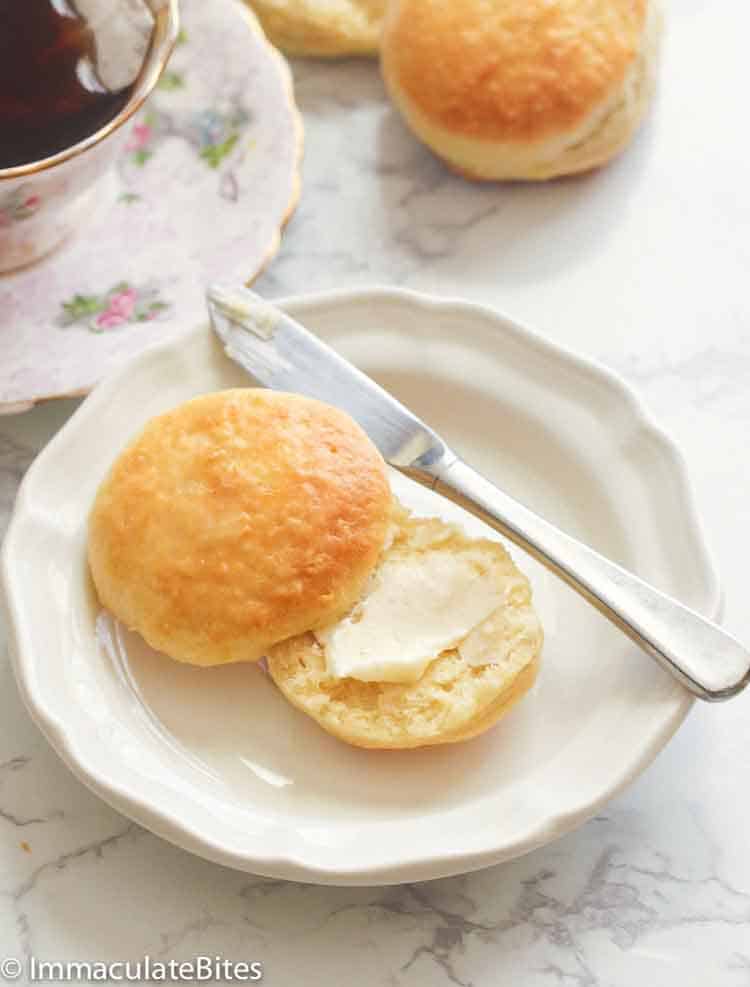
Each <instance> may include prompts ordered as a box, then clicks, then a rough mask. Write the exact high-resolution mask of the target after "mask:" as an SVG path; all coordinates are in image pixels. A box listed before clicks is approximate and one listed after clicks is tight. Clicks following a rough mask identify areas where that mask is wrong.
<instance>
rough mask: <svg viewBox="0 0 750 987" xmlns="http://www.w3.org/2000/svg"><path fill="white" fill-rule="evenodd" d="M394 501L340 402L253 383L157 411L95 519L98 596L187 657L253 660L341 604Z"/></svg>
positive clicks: (369, 558)
mask: <svg viewBox="0 0 750 987" xmlns="http://www.w3.org/2000/svg"><path fill="white" fill-rule="evenodd" d="M392 503H393V499H392V496H391V492H390V487H389V484H388V479H387V475H386V469H385V464H384V462H383V460H382V457H381V456H380V454H379V453H378V451H377V449H376V448H375V446H374V445H373V444H372V443H371V442H370V440H369V438H368V437H367V436H366V435H365V433H364V432H363V431H362V429H360V427H359V426H358V425H357V424H356V423H355V422H354V421H353V420H352V419H351V418H350V417H349V416H348V415H346V414H345V413H344V412H342V411H340V410H338V409H336V408H333V407H330V406H329V405H326V404H323V403H321V402H319V401H313V400H311V399H309V398H304V397H301V396H299V395H292V394H282V393H276V392H271V391H265V390H262V389H257V388H243V389H236V390H230V391H222V392H218V393H214V394H209V395H205V396H203V397H199V398H195V399H194V400H192V401H188V402H187V403H185V404H183V405H180V406H179V407H178V408H175V409H174V410H172V411H168V412H167V413H166V414H162V415H159V416H158V417H156V418H154V419H152V420H151V421H150V422H148V424H147V425H146V427H145V428H144V429H143V431H142V432H141V434H140V435H139V436H138V437H137V438H136V439H135V440H134V441H133V442H132V443H131V444H130V445H129V446H128V448H127V449H126V450H125V451H124V452H123V453H122V454H121V455H120V456H119V458H118V459H117V460H116V462H115V464H114V466H113V467H112V470H111V472H110V474H109V476H108V477H107V478H106V479H105V481H104V482H103V484H102V486H101V487H100V489H99V492H98V494H97V497H96V500H95V502H94V506H93V509H92V512H91V516H90V520H89V562H90V567H91V572H92V576H93V579H94V584H95V586H96V590H97V592H98V595H99V598H100V600H101V603H102V604H103V605H104V606H105V607H106V608H107V609H108V610H109V611H110V612H111V613H113V614H114V615H115V616H116V617H117V618H118V619H119V620H121V621H122V622H123V623H124V624H125V625H126V626H127V627H129V628H131V629H133V630H136V631H138V632H139V633H140V634H141V635H142V637H144V638H145V640H146V641H147V642H148V644H150V645H151V647H153V648H156V649H158V650H160V651H163V652H165V653H166V654H167V655H169V656H171V657H172V658H175V659H177V660H179V661H184V662H190V663H193V664H197V665H215V664H222V663H225V662H231V661H253V660H256V659H258V658H260V657H262V656H263V655H264V654H265V653H266V651H267V649H268V648H269V647H270V646H271V645H273V644H275V643H277V642H278V641H281V640H283V639H285V638H288V637H290V636H292V635H295V634H299V633H301V632H302V631H307V630H310V629H315V628H317V627H320V626H323V625H325V624H327V623H330V622H331V621H334V620H336V619H338V618H339V617H341V616H342V615H343V614H344V613H346V612H347V611H348V610H349V609H350V608H351V607H352V605H353V604H354V602H355V601H356V600H357V599H358V598H359V596H360V595H361V592H362V590H363V587H364V586H365V584H366V582H367V579H368V578H369V576H370V574H371V572H372V570H373V568H374V566H375V565H376V563H377V561H378V558H379V556H380V554H381V552H382V550H383V546H384V543H385V538H386V535H387V533H388V529H389V525H390V517H391V510H392Z"/></svg>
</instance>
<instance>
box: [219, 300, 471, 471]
mask: <svg viewBox="0 0 750 987" xmlns="http://www.w3.org/2000/svg"><path fill="white" fill-rule="evenodd" d="M207 302H208V310H209V314H210V316H211V323H212V326H213V329H214V332H215V333H216V335H217V336H218V337H219V339H220V340H221V341H222V343H223V344H224V349H225V351H226V353H227V356H228V357H229V358H230V359H232V360H234V362H235V363H238V364H239V365H240V366H241V367H243V368H244V369H245V370H246V371H247V372H248V373H249V374H250V375H251V376H252V377H253V378H254V379H255V380H256V381H257V382H258V384H260V385H261V386H263V387H270V388H272V389H273V390H277V391H293V392H296V393H298V394H304V395H306V396H307V397H312V398H317V399H318V400H320V401H326V402H327V403H328V404H333V405H336V407H338V408H342V409H343V410H344V411H346V412H347V413H348V414H350V415H351V417H352V418H353V419H354V420H355V421H356V422H357V423H358V424H359V425H361V426H362V428H363V429H364V430H365V432H367V434H368V435H369V437H370V439H371V440H372V441H373V442H374V444H375V445H376V446H377V447H378V449H379V451H380V454H381V455H382V457H383V459H385V461H386V462H387V463H390V464H391V465H392V466H395V467H397V468H401V469H405V470H409V471H413V472H414V473H415V474H416V473H419V472H420V471H423V470H425V469H428V468H429V467H430V466H432V465H433V464H434V463H436V462H438V461H443V462H445V461H446V460H447V459H450V458H455V456H453V455H452V454H451V453H450V450H449V449H448V447H447V445H446V444H445V442H444V441H443V440H442V439H441V438H440V436H439V435H437V434H436V432H434V431H433V430H432V429H431V428H429V426H427V425H426V424H425V423H424V422H423V421H422V420H421V419H419V418H417V416H416V415H414V414H412V412H411V411H409V409H408V408H405V407H404V405H403V404H401V402H400V401H397V400H396V398H394V397H392V396H391V395H390V394H389V393H388V392H387V391H385V390H383V388H382V387H380V386H379V385H378V384H376V383H375V381H373V380H371V379H370V378H369V377H367V376H366V375H365V374H363V373H362V372H361V371H360V370H358V369H357V368H356V367H354V366H352V364H351V363H349V362H348V361H347V360H345V359H344V358H343V357H341V356H339V354H338V353H336V351H335V350H333V349H331V347H330V346H327V345H326V344H325V343H324V342H323V341H322V340H321V339H319V338H318V337H317V336H315V335H313V333H311V332H310V331H309V330H307V329H305V328H304V327H303V326H301V325H300V324H299V323H298V322H296V321H295V320H294V319H292V318H290V316H288V315H286V314H285V313H284V312H282V311H281V310H280V309H278V308H275V307H274V306H272V305H269V303H268V302H266V301H264V300H263V299H262V298H261V297H260V296H259V295H256V294H255V292H253V291H250V290H249V289H248V288H242V287H240V288H238V287H235V286H229V285H221V284H214V285H212V286H211V287H210V288H209V290H208V294H207ZM429 485H431V484H429Z"/></svg>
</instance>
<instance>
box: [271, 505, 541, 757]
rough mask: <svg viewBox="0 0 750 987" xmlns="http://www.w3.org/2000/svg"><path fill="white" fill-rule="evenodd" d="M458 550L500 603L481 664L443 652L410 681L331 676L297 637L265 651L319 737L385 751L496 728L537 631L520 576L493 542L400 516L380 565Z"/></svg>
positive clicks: (519, 684)
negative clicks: (479, 560) (469, 557)
mask: <svg viewBox="0 0 750 987" xmlns="http://www.w3.org/2000/svg"><path fill="white" fill-rule="evenodd" d="M467 550H470V551H471V552H472V553H473V555H474V556H476V554H477V553H480V554H481V556H482V557H483V559H484V561H485V562H486V569H487V572H488V575H487V576H486V577H485V578H491V579H494V580H496V581H497V582H498V586H499V588H500V589H501V591H502V600H503V602H502V605H501V607H500V609H499V611H498V612H496V613H495V614H493V627H494V628H495V633H496V637H495V638H494V639H493V647H492V649H491V650H492V657H491V660H490V661H488V662H487V663H486V664H477V663H476V662H470V661H468V660H467V659H466V658H464V657H462V655H461V654H460V652H459V650H458V648H450V649H448V650H445V651H442V652H441V653H440V654H439V655H436V656H435V658H434V660H433V661H431V662H430V663H429V665H428V666H427V668H426V670H425V672H424V674H423V675H422V676H421V678H419V679H418V681H416V682H413V683H407V682H364V681H360V680H359V679H356V678H351V677H347V678H335V677H333V676H331V675H330V674H329V671H328V665H327V661H326V654H325V650H324V647H323V645H322V644H321V643H320V642H319V641H318V640H317V638H316V637H315V635H314V634H312V633H307V634H301V635H299V636H297V637H294V638H290V639H289V640H286V641H283V642H282V643H280V644H278V645H276V646H275V647H274V648H272V649H271V651H270V653H269V655H268V659H267V664H268V670H269V672H270V675H271V677H272V678H273V680H274V682H275V683H276V685H277V686H278V688H279V689H280V690H281V692H282V693H283V695H284V696H285V697H286V698H287V699H288V700H289V701H290V702H291V703H292V704H293V705H294V706H296V707H297V708H298V709H300V710H301V711H302V712H303V713H306V714H307V715H308V716H311V717H312V718H313V719H314V720H316V721H317V722H318V723H319V724H320V726H321V727H323V729H324V730H326V731H327V732H328V733H330V734H333V736H335V737H338V738H339V739H340V740H343V741H345V742H346V743H348V744H352V745H354V746H356V747H367V748H377V749H383V750H389V749H390V750H395V749H407V748H415V747H426V746H430V745H434V744H448V743H455V742H457V741H461V740H469V739H470V738H472V737H476V736H477V735H478V734H480V733H483V732H484V731H485V730H487V729H488V728H489V727H491V726H493V724H495V723H497V721H498V720H499V719H500V718H501V717H502V716H503V715H504V714H505V713H507V712H508V710H509V709H511V707H512V706H514V705H515V703H516V702H518V700H519V699H521V697H522V696H523V695H525V693H526V692H528V690H529V689H530V688H531V686H532V685H533V684H534V681H535V679H536V676H537V672H538V669H539V655H540V652H541V649H542V640H543V634H542V628H541V624H540V623H539V620H538V618H537V616H536V613H535V612H534V609H533V607H532V602H531V588H530V586H529V582H528V580H527V579H526V577H525V576H524V575H523V574H522V573H521V572H520V571H519V570H518V569H517V567H516V566H515V565H514V563H513V561H512V560H511V558H510V556H509V555H508V553H507V552H506V551H505V549H504V548H503V546H502V545H500V544H498V543H497V542H495V541H490V540H488V539H471V538H468V537H467V536H466V535H465V534H464V533H463V531H462V530H461V529H460V528H458V527H457V526H455V525H450V524H446V523H444V522H442V521H439V520H437V519H432V518H430V519H420V518H412V517H410V516H408V515H407V514H406V513H405V512H404V514H403V515H402V516H400V517H399V519H398V521H397V525H396V532H395V536H394V539H393V542H392V544H391V545H390V547H389V548H388V549H387V550H386V552H385V553H384V556H383V559H388V558H389V557H393V556H394V555H399V556H400V557H402V558H403V557H404V556H406V555H408V556H409V557H410V558H416V559H418V558H419V557H420V556H422V555H427V554H428V553H430V552H431V551H440V552H445V551H450V552H455V553H462V552H466V551H467ZM381 562H382V560H381ZM469 630H472V628H468V629H467V631H469Z"/></svg>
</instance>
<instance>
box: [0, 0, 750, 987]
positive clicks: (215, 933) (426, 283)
mask: <svg viewBox="0 0 750 987" xmlns="http://www.w3.org/2000/svg"><path fill="white" fill-rule="evenodd" d="M669 25H670V31H669V35H668V39H667V44H666V49H665V64H664V72H663V78H662V86H661V91H660V94H659V99H658V102H657V105H656V107H655V111H654V113H653V115H652V117H651V119H650V121H649V123H648V125H647V126H646V128H645V129H644V130H643V132H642V134H641V135H640V137H639V138H638V140H637V142H636V143H635V145H634V146H633V147H632V148H631V150H630V151H629V152H628V153H627V154H626V155H625V156H624V157H623V158H622V159H621V160H620V161H618V162H616V163H615V164H614V165H613V166H612V167H610V168H609V169H607V170H605V171H603V172H601V173H600V174H597V175H593V176H589V177H587V178H584V179H579V180H576V181H573V182H562V183H557V184H553V185H549V186H545V187H542V188H534V189H529V188H525V187H522V186H513V187H506V188H494V187H488V188H482V187H476V186H472V185H469V184H466V183H464V182H463V181H461V180H460V179H457V178H454V177H451V176H449V175H448V174H447V173H446V172H445V171H444V170H443V169H442V168H441V167H440V166H439V165H438V164H436V163H435V162H434V161H433V160H432V159H431V158H430V157H429V155H428V154H427V153H426V152H424V151H423V150H421V149H420V148H418V147H417V146H416V145H415V144H414V142H413V141H412V140H411V138H410V137H409V136H408V135H407V134H406V132H405V131H404V130H403V128H402V127H401V125H400V123H399V122H398V120H397V119H396V118H395V116H394V114H393V112H392V111H391V109H390V107H389V105H388V103H387V101H386V100H385V98H384V94H383V91H382V88H381V85H380V82H379V80H378V74H377V69H376V66H375V65H373V64H370V63H346V64H342V65H338V66H336V67H332V66H323V65H316V64H311V63H300V64H298V65H297V66H296V67H295V74H296V79H297V86H298V97H299V101H300V104H301V107H302V109H303V111H304V113H305V116H306V122H307V135H308V136H307V161H306V166H305V181H306V186H305V190H304V194H303V200H302V204H301V207H300V210H299V212H298V214H297V216H296V217H295V219H294V220H293V222H292V224H291V225H290V227H289V230H288V233H287V236H286V240H285V243H284V246H283V248H282V251H281V254H280V255H279V257H278V258H277V260H276V262H275V264H274V265H273V266H272V267H271V269H270V270H269V271H268V272H267V274H266V275H265V276H264V278H263V279H262V281H261V282H260V283H259V288H260V289H261V290H262V291H264V292H266V293H268V294H269V295H279V294H281V293H287V292H294V291H301V290H310V289H315V288H323V287H335V286H346V285H352V284H370V283H376V282H397V283H400V284H406V285H409V286H412V287H417V288H422V289H426V290H429V291H434V292H440V293H444V294H460V295H463V296H465V297H468V298H470V299H474V300H478V301H484V302H489V303H492V304H494V305H496V306H498V307H500V308H503V309H504V310H506V311H508V312H509V313H511V314H513V315H514V316H516V317H518V318H519V319H521V320H523V321H527V322H529V323H530V324H532V325H536V326H537V327H539V328H540V329H542V330H543V331H545V332H546V333H548V334H549V335H550V336H551V337H552V338H554V339H556V340H558V341H560V342H563V343H566V344H568V345H570V346H573V347H576V348H578V349H580V350H582V351H583V352H585V353H588V354H589V355H592V356H595V357H598V358H599V359H601V360H603V361H604V362H605V363H607V364H608V365H609V366H611V367H613V368H614V369H616V370H618V371H620V372H621V373H623V374H624V375H625V376H626V377H627V378H628V379H629V380H631V381H632V382H634V383H635V384H636V385H637V386H638V387H639V388H640V390H641V393H642V394H643V396H644V397H645V399H646V401H647V402H648V404H649V405H650V407H651V408H652V410H653V411H654V412H655V414H656V415H657V416H658V418H659V419H660V420H661V421H662V423H663V424H664V425H665V426H666V427H667V429H668V430H669V431H670V432H671V433H672V434H673V435H674V436H675V438H676V439H677V440H678V441H679V442H680V444H681V445H682V448H683V450H684V452H685V455H686V457H687V460H688V462H689V465H690V467H691V470H692V474H693V477H694V481H695V485H696V491H697V498H698V503H699V507H700V508H701V510H702V512H703V515H704V518H705V526H706V531H707V535H708V538H709V542H710V544H711V546H712V548H713V550H714V553H715V556H716V559H717V563H718V566H719V569H720V572H721V574H722V576H723V579H724V583H725V590H726V624H727V626H728V627H729V628H731V629H732V630H733V631H734V632H735V633H737V634H738V635H740V636H742V637H744V639H745V640H748V641H750V609H749V608H748V605H747V566H746V563H745V557H746V554H747V549H746V546H747V545H748V544H750V466H748V457H747V436H748V432H749V431H750V302H748V297H747V271H748V270H750V246H749V243H750V241H749V239H748V237H747V226H748V220H749V219H750V186H749V185H748V183H747V181H746V175H747V158H748V156H750V142H748V140H747V136H746V128H744V127H743V126H742V122H741V120H740V104H741V98H740V93H742V92H746V91H748V82H749V81H750V80H749V79H748V70H747V68H746V61H747V59H746V51H745V48H746V41H745V39H746V37H747V34H748V31H749V30H750V10H748V9H747V7H746V5H745V4H744V0H727V2H726V3H724V4H723V5H722V6H721V9H720V10H719V9H718V8H717V7H716V5H715V4H710V3H709V2H708V0H680V2H679V3H677V2H675V3H673V5H672V9H671V10H670V12H669ZM707 53H708V54H707ZM707 60H708V62H707ZM0 317H1V316H0ZM73 407H74V404H73V403H72V402H62V403H58V404H55V405H50V406H46V407H40V408H38V409H36V410H35V411H33V412H30V413H28V414H26V415H24V416H21V417H19V418H16V419H3V420H0V531H2V528H3V527H4V525H5V522H6V520H7V516H8V513H9V511H10V508H11V505H12V501H13V496H14V492H15V489H16V487H17V485H18V482H19V480H20V478H21V476H22V474H23V471H24V469H25V468H26V466H27V465H28V463H29V462H30V461H31V458H32V457H33V455H34V454H35V452H36V451H37V450H38V449H39V448H40V447H41V446H42V445H43V444H44V443H45V441H47V439H49V437H50V436H51V435H53V434H54V432H55V430H56V429H57V428H59V426H60V425H61V424H62V423H63V422H64V421H65V419H66V417H67V416H68V415H69V413H70V412H71V410H72V408H73ZM0 679H1V683H2V684H1V685H0V957H2V956H4V955H13V956H18V957H20V958H22V957H24V956H30V955H34V956H36V957H37V958H41V959H61V960H64V959H79V960H80V959H89V960H98V959H102V960H104V959H107V960H115V959H118V960H126V959H132V960H135V959H138V958H140V957H142V956H143V955H144V954H150V955H152V956H162V957H165V958H190V957H192V956H194V955H196V954H198V953H206V954H221V955H223V956H225V957H227V958H234V959H259V960H261V961H263V963H264V964H265V981H266V982H267V983H269V984H279V985H284V987H296V985H298V984H299V985H301V984H312V985H321V987H322V985H328V984H337V985H338V984H348V983H351V982H352V980H355V979H356V982H357V983H359V984H361V985H362V987H375V985H377V987H386V985H388V987H426V985H430V987H432V985H436V987H441V985H448V984H451V983H452V984H460V985H470V984H471V985H475V987H489V985H495V984H498V985H499V984H513V985H519V987H520V985H521V984H523V985H524V987H553V985H565V987H626V985H627V987H630V985H632V984H634V983H639V982H640V983H644V984H648V985H649V987H672V985H679V987H742V985H748V984H750V837H749V836H748V834H750V794H749V793H748V785H747V765H748V751H750V716H748V713H750V696H745V697H742V698H740V699H737V700H735V701H733V702H731V703H729V704H726V705H724V706H717V707H707V706H699V707H697V708H696V709H695V710H694V712H693V713H692V714H691V716H690V717H689V719H688V721H687V723H686V724H685V726H684V727H683V729H682V730H681V731H680V732H679V734H678V736H677V737H676V738H675V739H674V740H673V742H672V743H671V744H670V745H669V747H668V748H667V749H666V750H665V751H664V752H663V753H662V754H661V756H660V757H659V758H658V759H657V761H656V762H655V763H654V765H653V766H652V767H651V768H650V769H649V770H648V771H647V772H646V773H645V774H644V775H643V776H642V777H641V778H640V779H639V780H637V781H636V782H635V783H634V784H633V785H632V786H631V787H630V788H629V790H628V791H626V792H625V793H624V794H623V795H621V796H620V797H619V798H618V799H616V800H615V801H614V802H613V803H611V804H610V805H609V807H608V808H607V810H606V811H605V812H604V813H603V814H602V815H601V816H599V817H598V818H597V819H595V820H593V821H591V822H590V823H588V824H587V825H586V826H584V827H583V828H581V829H580V830H579V831H577V832H576V833H574V834H572V835H570V836H568V837H566V838H565V839H563V840H561V841H560V842H558V843H557V844H555V845H553V846H550V847H548V848H546V849H544V850H540V851H537V852H535V853H533V854H531V855H529V856H528V857H526V858H524V859H521V860H519V861H516V862H514V863H511V864H509V865H504V866H500V867H496V868H493V869H491V870H487V871H483V872H480V873H477V874H473V875H470V876H467V877H456V878H452V879H449V880H442V881H438V882H434V883H427V884H420V885H413V886H405V887H400V888H390V889H359V890H356V889H349V890H340V889H335V888H327V889H326V888H324V889H320V888H315V887H305V886H301V885H294V884H286V883H283V882H275V881H268V880H264V879H253V878H252V877H248V876H247V875H242V874H237V873H233V872H231V871H227V870H223V869H222V868H220V867H217V866H215V865H212V864H209V863H206V862H204V861H201V860H198V859H195V858H192V857H190V856H189V855H188V854H186V853H184V852H182V851H180V850H177V849H175V848H174V847H172V846H170V845H168V844H166V843H164V842H162V841H161V840H159V839H157V838H156V837H154V836H152V835H151V834H149V833H148V832H145V831H143V830H141V829H139V828H138V827H137V826H134V825H132V824H129V823H128V822H127V820H125V819H123V818H122V817H121V816H119V815H118V814H117V813H115V812H113V811H112V810H110V809H109V808H108V807H107V806H106V805H104V804H102V803H101V802H100V801H99V800H98V799H96V798H95V797H94V796H93V795H91V794H90V793H89V792H88V791H87V790H86V789H85V788H84V787H83V786H82V785H81V784H79V783H78V782H77V781H76V780H75V779H74V778H73V777H72V776H71V775H70V774H69V773H68V771H67V770H66V769H65V768H64V767H63V765H62V764H61V763H60V762H59V760H58V759H57V757H56V756H55V755H54V754H53V753H52V751H51V750H50V748H49V747H48V746H47V744H46V742H45V741H44V740H43V738H42V737H41V736H40V734H39V733H38V731H37V730H36V728H35V726H34V725H33V724H32V723H31V721H30V720H29V718H28V716H27V714H26V712H25V711H24V709H23V707H22V705H21V703H20V700H19V697H18V693H17V691H16V687H15V684H14V682H13V678H12V675H11V672H10V669H9V667H8V664H7V660H6V659H5V658H4V657H3V658H2V660H0ZM19 982H23V978H22V979H21V981H19Z"/></svg>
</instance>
